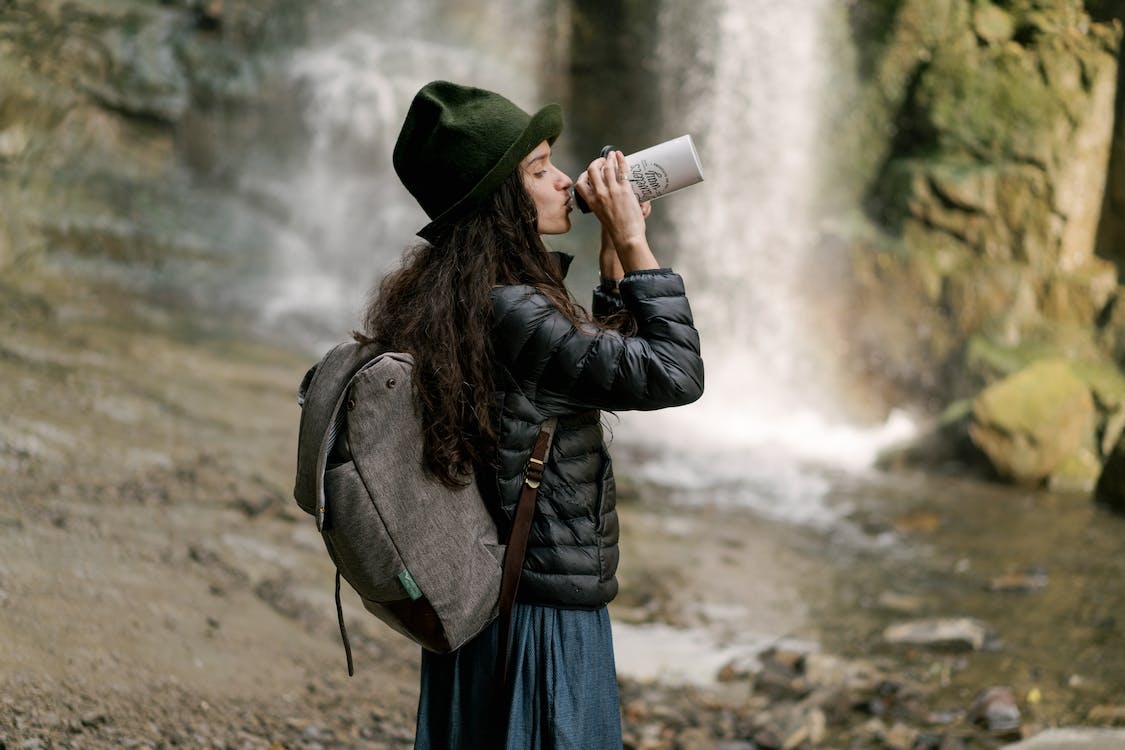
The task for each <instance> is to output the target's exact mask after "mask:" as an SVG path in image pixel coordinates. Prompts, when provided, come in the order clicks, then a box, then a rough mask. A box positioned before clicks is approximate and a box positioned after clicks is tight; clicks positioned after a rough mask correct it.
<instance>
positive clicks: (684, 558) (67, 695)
mask: <svg viewBox="0 0 1125 750" xmlns="http://www.w3.org/2000/svg"><path fill="white" fill-rule="evenodd" d="M0 285H2V295H0V297H2V299H3V300H4V306H5V314H4V315H3V316H2V317H0V378H2V379H3V381H4V382H5V383H8V384H9V387H7V388H5V389H3V391H0V413H3V414H4V418H3V420H0V469H2V471H3V475H4V481H3V487H2V489H0V493H2V494H0V664H2V665H3V669H2V670H0V694H2V695H3V697H2V698H0V747H3V748H4V750H15V749H16V748H19V749H21V750H22V749H25V748H28V749H30V748H120V747H154V748H155V747H165V748H167V747H213V748H263V749H266V748H308V749H310V750H311V749H312V748H330V747H356V748H407V747H410V745H411V739H412V735H413V726H412V723H413V711H414V701H415V699H416V695H417V693H416V689H417V688H416V684H415V681H416V668H417V665H416V660H417V654H416V652H415V650H414V649H413V648H412V647H410V646H408V645H406V644H405V643H404V642H403V641H402V640H401V639H400V638H398V637H397V636H395V635H394V634H392V633H390V632H389V631H388V630H387V629H386V628H383V627H381V626H379V625H378V624H377V623H376V622H374V621H373V620H372V619H371V618H369V617H368V616H367V615H366V614H365V613H363V612H362V610H360V609H359V608H358V606H355V604H354V602H350V603H348V602H347V600H345V601H346V603H347V604H348V606H347V610H346V611H347V617H348V622H349V631H350V632H351V634H352V639H353V645H354V646H355V648H356V663H357V674H356V676H355V677H353V678H350V679H349V678H348V677H346V673H345V670H344V660H343V654H342V651H341V649H340V645H339V641H338V635H337V633H336V625H335V621H334V617H333V604H332V570H331V567H330V565H329V562H328V559H327V556H326V555H325V554H324V552H323V549H322V547H321V542H320V540H319V538H318V537H317V536H316V534H315V531H314V530H313V528H312V525H311V524H310V523H309V522H308V519H307V518H305V517H304V516H303V514H301V513H300V511H298V510H297V509H296V507H295V505H294V504H293V503H292V501H291V499H290V487H289V483H290V481H291V474H292V462H293V455H294V453H293V451H294V437H295V435H294V432H295V430H294V428H295V424H296V419H297V407H296V405H295V403H294V398H293V394H294V388H295V385H296V383H297V382H298V381H299V380H300V376H301V375H302V374H303V371H304V368H305V367H306V366H307V364H308V361H309V358H308V356H307V355H305V354H301V353H295V352H292V351H287V350H284V349H280V348H277V347H275V346H269V345H266V344H262V343H256V342H254V341H253V340H252V339H249V338H246V337H244V336H243V335H241V334H240V333H238V331H237V330H236V329H235V327H234V324H233V323H232V321H230V320H229V319H227V320H224V319H220V318H215V317H211V316H209V315H208V314H206V313H199V312H196V311H187V310H177V309H175V308H174V307H170V306H169V305H168V304H167V303H166V302H164V301H161V300H157V299H152V298H146V297H144V296H138V295H136V294H133V293H128V292H125V291H124V290H122V289H121V288H120V287H117V286H113V285H101V284H96V283H91V282H89V281H88V280H84V281H83V282H82V284H81V285H79V286H76V285H74V284H73V283H72V281H70V280H68V278H67V276H66V275H65V274H62V273H52V272H50V271H49V270H47V271H44V272H42V273H38V274H33V275H27V274H25V275H22V276H21V277H20V278H19V279H18V280H16V279H14V278H13V277H12V276H11V275H5V276H3V277H0ZM189 313H190V314H189ZM623 484H624V485H625V487H626V495H625V497H624V498H623V504H622V517H623V526H624V533H625V537H624V539H623V546H624V553H625V555H624V556H625V561H624V563H623V567H622V584H623V592H622V596H621V597H620V599H619V600H618V601H617V602H615V604H614V617H615V620H616V621H617V622H618V623H619V630H620V631H621V632H620V633H619V639H620V640H621V644H620V645H619V652H620V654H621V671H622V704H623V715H624V719H625V727H626V738H627V745H626V746H627V747H630V748H635V749H637V750H640V749H641V748H645V749H646V750H663V749H665V748H667V749H669V750H671V749H674V748H684V749H688V748H691V749H695V748H710V747H725V748H728V750H735V749H736V748H737V749H740V750H749V749H750V748H763V749H771V750H772V749H774V748H788V749H789V750H796V749H798V748H843V747H848V748H893V749H895V750H898V749H901V750H907V749H908V748H941V749H942V750H951V749H955V748H991V747H999V746H1001V745H1003V744H1006V743H1008V742H1010V741H1013V740H1016V739H1019V738H1021V737H1023V736H1025V735H1032V734H1034V733H1036V732H1038V731H1039V730H1040V729H1043V728H1044V727H1046V726H1049V725H1050V723H1052V722H1053V719H1051V718H1050V717H1051V716H1054V715H1055V714H1052V713H1050V712H1044V711H1038V712H1037V710H1036V700H1037V699H1036V697H1035V694H1034V693H1029V692H1027V691H1025V690H1024V689H1023V687H1022V686H1021V687H1020V688H1018V689H1016V688H1009V687H1007V686H1006V685H1003V684H993V683H991V682H987V681H983V682H976V683H970V684H968V685H966V684H965V683H964V678H961V683H960V684H961V689H962V692H961V693H960V695H962V696H965V692H964V691H965V690H966V689H968V690H969V691H970V693H971V697H961V698H957V697H956V696H954V697H952V698H951V697H950V694H949V693H948V692H946V693H942V692H941V691H942V689H943V687H944V688H947V687H948V681H949V680H953V682H954V683H958V676H957V675H958V674H959V673H960V672H962V671H964V670H963V667H964V665H965V664H966V663H967V662H970V661H971V660H972V659H973V658H974V657H973V652H974V650H975V649H981V648H986V647H987V645H988V643H989V641H988V639H987V638H985V636H983V635H980V637H979V638H978V637H977V635H978V634H979V633H978V631H976V630H974V629H973V626H972V625H971V624H970V625H968V626H967V627H968V630H967V631H966V630H964V629H962V630H961V631H959V632H960V634H959V635H958V634H957V632H955V633H954V635H953V636H950V635H949V634H948V632H943V633H939V635H937V636H934V635H932V633H931V635H930V636H926V635H925V634H924V633H923V634H922V635H919V634H918V633H919V630H917V628H919V627H921V626H920V625H919V624H918V623H915V624H914V628H915V629H914V630H909V629H908V630H907V631H903V632H904V633H905V635H901V636H892V634H890V633H888V634H885V635H884V640H885V641H886V642H887V643H889V642H891V640H893V638H894V637H902V638H905V639H907V640H909V639H921V640H920V641H916V642H914V643H913V644H912V645H911V646H909V649H908V650H907V651H904V652H896V651H893V650H891V651H882V652H880V653H877V654H873V655H868V656H865V655H863V654H854V653H853V654H851V655H848V656H844V655H833V654H831V653H828V652H827V651H826V650H825V649H824V648H823V647H822V646H821V645H820V644H819V643H818V642H817V640H816V639H817V635H818V633H820V632H822V631H823V630H825V627H824V626H825V618H826V617H829V616H833V615H831V613H830V602H831V601H832V597H831V591H832V590H833V589H836V588H838V587H839V582H840V580H841V579H842V576H843V574H844V573H846V572H847V571H848V570H850V567H849V566H850V563H848V562H847V560H846V557H845V558H841V559H840V560H838V561H837V562H836V564H835V565H836V569H835V570H833V571H832V572H831V573H828V572H827V570H828V569H826V568H825V567H824V566H825V565H832V564H833V563H832V562H831V559H830V556H826V555H824V554H823V552H822V553H821V554H817V553H815V552H814V549H813V548H814V546H815V545H818V544H819V542H817V541H816V537H815V536H810V535H809V534H808V533H806V532H805V531H802V530H799V529H794V528H788V527H783V526H776V525H772V524H768V523H765V522H762V521H760V520H756V519H755V518H754V517H753V516H752V515H750V514H734V515H730V514H728V513H725V512H724V511H722V510H721V509H717V508H708V507H707V506H705V505H704V506H698V507H696V508H694V509H692V510H690V511H688V510H684V509H680V510H675V509H672V510H671V511H670V510H669V508H668V507H667V506H666V505H664V504H663V503H662V502H660V501H659V498H657V497H653V498H648V495H647V494H646V493H648V492H649V490H648V489H646V488H641V487H633V488H632V489H630V488H629V483H628V481H627V479H626V480H625V481H624V482H623ZM646 498H648V499H649V500H654V501H655V502H651V503H650V502H647V501H646ZM869 523H870V522H869ZM700 538H705V539H708V540H709V543H708V544H699V543H696V542H697V541H698V540H699V539H700ZM892 604H894V606H905V605H903V603H902V601H898V603H897V604H895V603H893V602H892ZM915 614H918V611H917V610H916V611H915ZM834 616H835V617H840V616H842V615H841V614H839V613H838V614H837V615H834ZM915 619H918V618H915ZM849 627H850V626H849ZM963 627H964V626H963ZM646 628H649V629H655V628H664V629H666V631H667V632H671V633H673V634H675V635H677V637H678V638H680V645H682V641H683V640H684V637H685V635H686V634H690V633H704V634H706V637H705V638H704V639H703V645H702V646H701V648H702V650H701V651H698V652H697V653H698V654H699V655H697V656H691V655H689V657H688V658H689V659H691V660H693V661H694V662H695V666H696V667H697V669H696V670H695V672H696V675H695V676H692V677H688V678H676V677H675V676H674V675H673V676H672V678H671V679H669V675H668V674H664V675H660V674H655V675H654V674H648V673H645V671H644V670H643V669H641V668H639V666H638V665H639V664H641V663H644V664H647V665H649V666H652V665H654V664H657V663H659V662H660V661H661V660H662V659H665V658H667V657H668V656H669V652H670V651H671V650H672V649H671V648H664V649H662V648H655V647H651V646H645V643H647V642H646V641H644V639H643V638H642V635H643V633H644V632H645V629H646ZM829 629H830V628H829ZM856 632H857V633H858V632H859V629H858V628H857V629H856ZM966 633H967V634H966ZM927 637H928V638H930V642H929V643H928V644H927V643H926V642H925V639H926V638H927ZM958 639H961V642H960V643H958ZM769 641H772V644H773V645H772V646H771V645H770V643H769ZM860 643H861V644H862V639H860ZM951 643H952V645H953V646H954V647H955V648H959V649H961V653H960V655H949V654H948V652H947V649H948V648H949V647H950V645H951ZM672 645H673V646H677V643H672ZM638 648H640V649H641V651H640V656H639V658H638V657H636V656H633V657H630V656H629V654H630V652H636V651H637V649H638ZM645 648H648V650H647V651H646V650H644V649H645ZM860 648H861V649H862V648H864V647H863V646H862V645H861V646H860ZM708 649H709V650H708ZM930 649H934V650H933V651H932V653H931V652H930ZM875 650H876V651H881V649H880V648H879V647H878V646H876V649H875ZM919 654H921V656H919ZM699 668H702V671H701V670H700V669H699ZM699 677H702V679H698V678H699ZM972 679H973V680H978V679H980V678H979V677H977V676H974V677H972ZM1094 708H1096V709H1097V710H1096V711H1095V710H1093V709H1094ZM1080 718H1081V721H1082V722H1083V723H1091V724H1093V725H1097V726H1105V727H1110V726H1113V725H1114V724H1119V723H1123V722H1125V710H1123V709H1122V708H1121V707H1120V706H1119V705H1116V704H1112V703H1105V704H1104V705H1103V704H1099V706H1095V707H1091V709H1090V710H1087V711H1085V713H1084V714H1083V715H1082V716H1081V717H1080ZM1115 737H1116V738H1117V739H1121V738H1120V737H1119V736H1116V735H1115Z"/></svg>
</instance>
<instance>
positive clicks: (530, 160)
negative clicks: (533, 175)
mask: <svg viewBox="0 0 1125 750" xmlns="http://www.w3.org/2000/svg"><path fill="white" fill-rule="evenodd" d="M550 156H551V154H550V153H546V154H539V156H535V157H532V158H530V159H528V160H527V161H526V162H524V166H525V167H530V166H531V165H532V164H534V163H535V162H537V161H543V160H544V159H546V158H549V157H550Z"/></svg>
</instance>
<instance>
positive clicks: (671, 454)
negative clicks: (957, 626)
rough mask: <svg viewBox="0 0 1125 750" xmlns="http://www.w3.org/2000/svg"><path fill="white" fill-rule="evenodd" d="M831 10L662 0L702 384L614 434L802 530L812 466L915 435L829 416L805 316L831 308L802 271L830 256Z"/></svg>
mask: <svg viewBox="0 0 1125 750" xmlns="http://www.w3.org/2000/svg"><path fill="white" fill-rule="evenodd" d="M837 5H838V3H834V2H833V0H806V1H803V2H800V3H793V2H788V1H786V0H717V1H716V2H714V3H711V4H708V5H707V6H706V7H699V6H696V5H693V6H692V7H690V8H689V7H686V6H684V5H683V4H679V3H664V4H663V6H662V10H661V16H660V39H659V40H658V43H657V51H658V55H657V66H658V68H659V69H658V71H657V74H658V76H659V78H660V80H661V81H662V82H663V83H664V87H663V90H662V99H663V107H664V108H665V109H666V110H667V112H668V116H667V118H668V119H676V120H677V127H678V128H679V129H682V130H685V131H687V132H691V133H693V134H694V135H695V136H696V141H697V144H699V147H700V150H701V153H702V158H703V164H704V168H705V170H706V175H707V181H706V182H705V183H703V185H702V186H700V187H697V188H693V189H691V190H688V191H685V192H683V193H680V194H679V195H678V196H677V197H676V198H674V199H670V202H669V204H667V205H662V206H660V207H659V208H660V210H661V211H667V212H668V214H669V216H670V218H671V220H672V223H673V226H674V234H675V237H676V243H675V244H676V245H677V247H678V248H679V251H678V253H677V254H676V255H675V258H674V266H675V268H676V269H677V270H678V271H680V272H681V273H682V274H683V275H684V277H685V280H686V281H687V283H688V286H689V290H688V291H689V297H690V299H691V302H692V307H693V311H694V312H695V315H696V320H697V323H698V326H699V329H700V332H701V336H702V341H703V352H704V359H705V361H706V366H707V388H706V393H705V395H704V397H703V398H702V399H701V400H700V402H699V403H697V404H694V405H692V406H689V407H684V408H681V409H673V410H669V411H666V412H660V413H657V414H640V415H631V414H630V415H622V428H621V429H620V430H618V431H617V432H618V437H619V439H621V440H623V441H627V442H628V443H630V444H640V445H642V446H643V447H644V449H643V450H642V451H640V454H641V455H647V456H649V457H650V458H649V459H648V460H647V461H645V462H644V463H643V464H642V467H641V473H642V475H643V476H645V477H646V478H648V479H651V480H653V481H657V482H659V483H661V484H665V485H669V486H672V487H679V488H682V489H685V490H691V491H692V492H693V494H696V495H699V496H701V497H702V498H704V499H707V500H709V501H715V500H719V501H730V502H734V503H741V504H749V505H752V506H754V507H756V508H758V509H759V510H760V511H762V512H764V513H766V514H768V515H771V516H775V517H780V518H787V519H789V520H795V521H800V522H810V521H816V520H821V521H830V520H831V516H832V514H833V511H831V510H830V509H828V508H827V507H825V505H824V503H823V502H822V500H823V499H824V496H825V495H826V493H827V492H828V489H829V482H828V480H827V479H824V478H821V477H820V476H818V474H817V472H816V471H815V467H817V466H827V467H832V468H842V469H845V470H857V469H863V468H865V467H868V466H870V465H871V463H872V462H873V460H874V458H875V456H876V455H877V453H878V451H879V450H880V449H881V448H882V447H884V446H886V445H887V444H888V443H889V442H893V441H897V440H901V439H903V438H904V437H906V436H908V435H909V434H911V432H912V431H913V427H912V425H911V423H910V420H909V419H907V418H906V417H905V416H903V415H901V414H895V415H892V417H891V418H890V419H889V420H888V421H887V422H886V423H885V424H882V425H878V426H875V427H864V428H859V427H855V426H851V425H849V424H847V423H846V422H843V421H837V420H834V417H833V414H832V410H831V409H830V408H829V405H830V403H831V401H832V398H833V397H834V396H833V395H831V393H830V389H831V388H832V387H833V385H834V383H833V377H832V376H833V373H832V372H831V369H832V366H833V365H834V364H835V363H834V362H832V356H831V347H830V346H829V345H830V344H831V343H832V342H830V341H828V340H827V338H826V334H830V332H827V331H823V330H818V329H817V326H816V323H815V321H816V320H817V317H816V315H813V314H810V313H818V312H821V311H822V308H821V305H823V304H824V302H825V300H823V299H818V298H817V295H818V294H819V292H816V291H811V290H810V287H809V284H808V281H807V280H808V277H809V274H810V269H813V267H814V266H815V265H816V264H819V263H822V262H825V261H826V260H828V259H826V258H822V257H818V253H823V252H827V251H826V250H823V249H821V248H819V247H818V244H819V224H820V222H821V216H820V213H819V211H818V206H817V205H816V203H815V198H814V196H816V195H817V193H818V190H817V188H818V187H819V180H820V179H821V170H820V168H819V166H818V165H819V164H821V163H822V162H823V159H824V157H825V152H824V150H823V147H822V145H821V144H822V143H823V141H824V133H825V129H824V128H825V123H824V122H823V121H822V119H821V118H822V115H823V113H824V111H825V107H824V103H825V102H826V101H828V97H829V96H830V95H831V91H832V87H833V80H834V76H839V75H846V74H847V73H846V66H843V65H841V62H840V55H839V52H840V51H839V50H834V49H830V48H829V45H828V44H827V42H826V38H825V35H824V34H823V30H824V29H826V24H829V23H843V22H844V18H843V16H842V13H841V11H840V10H839V9H838V8H837V7H836V6H837ZM654 116H655V117H657V118H660V117H661V114H660V113H656V114H655V115H654ZM680 123H682V126H681V125H680ZM671 200H675V201H676V202H675V204H674V205H673V204H672V203H671ZM658 255H659V254H658ZM826 352H828V353H826ZM826 391H828V392H829V393H828V397H827V398H825V395H826ZM810 467H812V470H810ZM836 512H843V509H837V510H836Z"/></svg>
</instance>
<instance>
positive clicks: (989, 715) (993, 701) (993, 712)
mask: <svg viewBox="0 0 1125 750" xmlns="http://www.w3.org/2000/svg"><path fill="white" fill-rule="evenodd" d="M967 718H968V719H969V721H971V722H972V723H974V724H976V725H977V726H981V727H984V728H985V729H988V730H989V731H990V732H1011V731H1014V730H1018V729H1019V726H1020V709H1019V707H1018V706H1017V705H1016V696H1015V694H1013V693H1012V690H1011V688H1006V687H991V688H988V689H987V690H985V691H983V692H982V693H981V694H980V695H978V696H977V698H976V700H975V701H974V702H973V705H972V707H971V708H970V709H969V714H968V717H967Z"/></svg>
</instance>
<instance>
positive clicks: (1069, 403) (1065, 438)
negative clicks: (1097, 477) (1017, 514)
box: [969, 359, 1097, 484]
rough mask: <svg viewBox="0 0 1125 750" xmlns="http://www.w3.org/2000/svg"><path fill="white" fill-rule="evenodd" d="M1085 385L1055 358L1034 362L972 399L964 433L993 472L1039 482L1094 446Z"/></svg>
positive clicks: (1091, 406)
mask: <svg viewBox="0 0 1125 750" xmlns="http://www.w3.org/2000/svg"><path fill="white" fill-rule="evenodd" d="M1096 418H1097V415H1096V411H1095V407H1094V400H1093V397H1092V396H1091V394H1090V389H1089V387H1088V386H1087V385H1086V383H1085V382H1083V381H1082V379H1081V378H1079V377H1078V375H1076V374H1075V372H1074V370H1073V369H1072V368H1071V366H1070V365H1069V364H1068V363H1067V362H1066V361H1064V360H1061V359H1050V360H1043V361H1038V362H1034V363H1032V364H1031V365H1029V366H1028V367H1026V368H1024V369H1022V370H1020V371H1019V372H1017V373H1015V374H1013V375H1010V376H1008V377H1007V378H1004V379H1003V380H1001V381H999V382H997V383H994V384H992V385H990V386H989V387H988V388H986V389H985V390H983V391H982V392H981V393H980V394H978V395H977V397H976V399H974V401H973V417H972V423H971V424H970V426H969V434H970V436H971V437H972V440H973V443H974V444H976V445H977V447H978V448H980V449H981V450H982V451H983V452H984V453H985V455H987V456H988V458H989V461H990V462H991V464H992V466H993V468H994V469H995V470H996V472H997V473H998V474H999V475H1000V476H1002V477H1005V478H1008V479H1011V480H1013V481H1015V482H1018V483H1026V484H1039V483H1041V482H1043V481H1044V480H1045V479H1047V477H1049V476H1050V475H1051V474H1052V473H1053V472H1055V471H1056V470H1058V469H1059V468H1060V467H1061V466H1063V464H1064V462H1065V461H1067V460H1069V459H1071V458H1073V457H1075V456H1077V455H1078V454H1079V453H1080V452H1081V451H1084V450H1085V451H1089V450H1091V449H1092V446H1093V445H1094V430H1095V425H1096Z"/></svg>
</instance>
